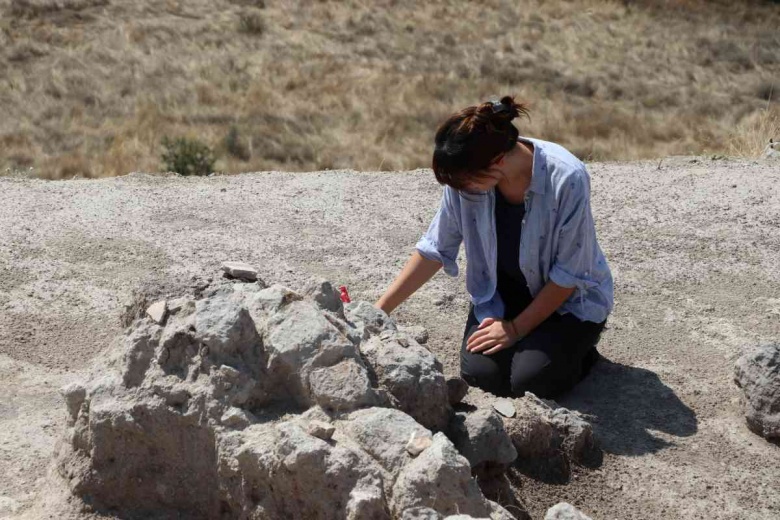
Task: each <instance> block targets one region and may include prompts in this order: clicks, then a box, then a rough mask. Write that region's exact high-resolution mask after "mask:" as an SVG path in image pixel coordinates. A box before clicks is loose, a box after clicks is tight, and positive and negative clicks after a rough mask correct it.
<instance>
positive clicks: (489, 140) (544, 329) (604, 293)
mask: <svg viewBox="0 0 780 520" xmlns="http://www.w3.org/2000/svg"><path fill="white" fill-rule="evenodd" d="M527 113H528V112H527V109H526V107H525V106H524V105H522V104H519V103H516V102H515V101H514V99H513V98H512V97H509V96H507V97H504V98H502V99H501V101H492V102H487V103H482V104H480V105H478V106H471V107H468V108H466V109H464V110H462V111H460V112H458V113H457V114H454V115H453V116H451V117H450V118H449V119H448V120H447V121H445V122H444V124H442V125H441V126H440V127H439V129H438V130H437V132H436V139H435V149H434V152H433V172H434V174H435V176H436V180H437V181H438V182H439V183H440V184H443V185H445V187H444V193H443V195H442V199H441V204H440V206H439V210H438V211H437V213H436V215H435V216H434V218H433V221H432V222H431V224H430V226H429V228H428V231H427V232H426V233H425V234H424V235H423V236H422V238H421V239H420V241H419V242H418V243H417V246H416V251H415V252H414V253H413V254H412V257H411V258H410V259H409V261H408V262H407V263H406V265H405V266H404V268H403V270H402V271H401V273H400V274H399V275H398V276H397V277H396V279H395V280H394V281H393V283H392V284H391V285H390V287H389V288H388V289H387V291H385V293H384V295H382V297H381V298H380V299H379V300H378V301H377V302H376V303H375V306H376V307H378V308H380V309H382V310H384V311H385V312H387V313H390V312H392V311H393V309H395V308H396V307H397V306H398V305H400V304H401V303H402V302H403V301H404V300H406V298H408V297H409V296H411V295H412V294H413V293H414V292H415V291H416V290H417V289H418V288H420V287H421V286H422V285H423V284H424V283H425V282H427V281H428V280H429V279H430V278H431V277H432V276H433V275H434V274H435V273H436V272H437V271H438V270H439V269H440V268H441V267H444V272H445V273H447V274H449V275H451V276H457V274H458V266H457V264H456V258H457V256H458V250H459V248H460V244H461V243H463V244H464V246H465V251H466V264H467V268H466V289H467V290H468V292H469V293H470V295H471V302H472V303H471V305H470V309H469V316H468V319H467V322H466V327H465V331H464V337H463V344H462V347H461V358H460V359H461V375H462V377H463V378H464V379H465V380H466V381H467V382H468V383H469V384H470V385H472V386H478V387H481V388H483V389H484V390H487V391H489V392H492V393H494V394H496V395H516V396H521V395H523V394H524V393H525V391H526V390H528V391H531V392H533V393H535V394H537V395H538V396H540V397H548V398H554V397H557V396H559V395H560V394H562V393H563V392H566V391H567V390H569V389H570V388H571V387H572V386H574V385H575V384H576V383H577V382H578V381H579V380H580V379H582V377H583V376H584V375H585V374H586V373H587V372H588V370H589V368H590V366H591V365H592V363H593V362H594V361H595V360H596V359H597V356H598V354H597V352H596V349H595V345H596V343H597V341H598V338H599V335H600V333H601V331H602V329H603V328H604V324H605V323H606V319H607V315H608V314H609V313H610V311H611V310H612V304H613V295H612V291H613V288H612V275H611V273H610V270H609V267H608V265H607V261H606V259H605V258H604V254H603V253H602V251H601V248H600V247H599V245H598V242H597V241H596V232H595V227H594V223H593V217H592V214H591V208H590V177H589V175H588V172H587V170H586V169H585V165H584V164H583V163H582V162H581V161H580V160H579V159H577V158H576V157H575V156H574V155H572V154H571V153H569V152H568V151H567V150H566V149H564V148H563V147H562V146H560V145H557V144H555V143H551V142H548V141H542V140H539V139H531V138H527V137H521V136H520V135H519V132H518V130H517V128H516V127H515V126H514V125H513V124H512V122H511V121H512V120H513V119H514V118H516V117H518V116H519V115H520V114H523V115H527Z"/></svg>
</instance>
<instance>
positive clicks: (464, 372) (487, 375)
mask: <svg viewBox="0 0 780 520" xmlns="http://www.w3.org/2000/svg"><path fill="white" fill-rule="evenodd" d="M475 357H476V355H475ZM480 357H482V356H480ZM468 361H469V360H468V359H464V358H461V363H460V377H461V378H463V380H464V381H466V382H467V383H468V384H469V386H476V387H477V388H481V389H483V390H485V391H487V392H492V393H496V392H498V391H499V389H500V386H501V384H500V383H501V370H500V369H499V367H498V366H497V365H496V364H495V363H484V362H483V363H480V362H479V361H482V360H471V361H472V362H471V363H469V362H468Z"/></svg>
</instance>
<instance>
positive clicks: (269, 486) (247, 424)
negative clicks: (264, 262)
mask: <svg viewBox="0 0 780 520" xmlns="http://www.w3.org/2000/svg"><path fill="white" fill-rule="evenodd" d="M328 287H329V286H328V285H326V284H323V283H318V284H315V285H313V286H311V287H309V288H308V289H307V292H306V294H305V295H301V294H298V293H296V292H294V291H292V290H290V289H287V288H285V287H282V286H278V285H272V286H270V287H265V286H264V284H260V283H232V282H228V281H226V280H221V281H219V282H218V283H217V285H214V286H211V287H208V288H206V289H205V290H204V291H202V293H201V294H200V295H199V296H200V297H199V298H196V297H188V296H182V297H179V298H172V299H170V300H169V303H168V316H167V318H166V319H165V320H164V322H163V323H162V324H161V323H157V322H155V321H154V320H152V319H151V318H150V317H148V316H143V317H141V318H138V319H136V320H135V321H134V322H133V323H132V324H131V326H130V327H128V329H127V330H126V333H125V334H124V335H122V336H121V337H119V338H117V339H116V341H114V343H113V344H112V345H110V346H109V348H107V349H106V351H105V353H104V354H103V355H102V356H101V357H100V359H98V360H97V362H96V365H95V367H94V370H93V371H92V372H91V374H90V375H89V376H88V377H87V378H86V379H85V380H83V381H81V382H78V383H74V384H71V385H69V386H68V387H66V388H64V389H63V395H64V397H65V405H66V408H67V411H68V422H67V431H66V435H65V437H64V439H63V441H62V442H61V443H60V445H59V446H58V449H57V469H58V473H59V475H61V476H62V477H64V478H65V479H66V480H67V482H68V484H69V487H70V489H71V490H72V492H73V493H74V494H75V495H77V496H78V497H80V498H82V499H83V500H85V501H86V502H88V503H89V504H91V506H92V507H94V508H95V509H97V510H98V511H109V512H111V513H112V514H117V515H119V516H123V517H137V518H146V517H154V518H180V517H186V518H195V519H197V518H255V519H276V518H317V519H342V518H347V519H353V520H358V519H374V518H444V517H446V516H447V515H456V514H461V515H471V516H473V517H475V518H493V519H509V518H512V517H511V516H510V515H509V513H508V512H507V511H506V510H504V509H503V508H501V507H500V506H498V505H497V504H496V503H494V502H491V501H490V500H488V499H486V498H485V496H484V495H483V494H482V493H481V492H480V489H479V487H478V486H477V483H476V482H475V480H474V479H473V477H472V474H471V465H470V463H469V460H468V459H467V458H465V457H464V456H463V455H461V454H460V453H459V452H458V450H457V449H456V447H455V446H454V445H453V443H452V442H451V441H450V440H449V439H448V438H447V437H445V435H444V434H443V433H441V431H440V430H443V429H444V427H445V426H446V425H447V424H448V423H449V419H450V416H451V407H450V405H449V401H448V395H447V386H446V383H445V380H444V376H443V374H442V373H441V367H440V365H439V364H438V362H437V361H436V360H435V358H434V357H433V356H432V355H431V354H430V352H428V351H427V350H426V349H425V348H423V347H421V346H420V345H419V344H418V343H417V342H416V341H414V339H413V338H411V337H410V336H409V335H408V334H404V333H401V332H398V331H397V328H396V327H395V325H394V323H393V322H392V320H390V318H389V317H387V315H383V314H384V313H381V311H377V310H376V309H373V308H372V307H371V306H370V305H368V304H365V302H358V303H357V304H350V306H349V307H348V308H347V309H346V312H344V313H343V314H342V312H340V311H341V310H344V309H342V308H341V307H340V306H339V305H338V304H336V301H335V299H334V298H332V294H331V289H332V288H331V289H329V288H328ZM363 304H365V305H363ZM370 307H371V308H370ZM372 309H373V310H372ZM494 422H495V421H494ZM415 439H416V441H415ZM410 441H414V442H413V443H412V444H414V449H409V445H410Z"/></svg>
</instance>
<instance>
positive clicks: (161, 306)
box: [146, 300, 168, 325]
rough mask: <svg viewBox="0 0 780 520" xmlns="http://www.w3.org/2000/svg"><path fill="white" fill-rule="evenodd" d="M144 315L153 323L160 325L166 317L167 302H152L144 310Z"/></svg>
mask: <svg viewBox="0 0 780 520" xmlns="http://www.w3.org/2000/svg"><path fill="white" fill-rule="evenodd" d="M146 315H147V316H149V317H150V318H152V319H153V320H154V322H155V323H158V324H160V325H162V324H163V322H164V321H165V317H166V316H167V315H168V302H166V301H165V300H160V301H159V302H154V303H153V304H151V305H150V306H149V308H148V309H146Z"/></svg>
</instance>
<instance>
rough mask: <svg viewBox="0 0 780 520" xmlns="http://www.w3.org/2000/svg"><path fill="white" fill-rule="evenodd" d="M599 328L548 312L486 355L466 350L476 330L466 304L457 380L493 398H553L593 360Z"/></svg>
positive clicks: (582, 372) (563, 390) (587, 367)
mask: <svg viewBox="0 0 780 520" xmlns="http://www.w3.org/2000/svg"><path fill="white" fill-rule="evenodd" d="M605 324H606V321H604V322H602V323H593V322H589V321H580V320H579V319H577V318H576V317H574V316H573V315H571V314H565V315H560V314H558V313H557V312H554V313H553V314H552V316H550V317H549V318H547V319H546V320H545V321H543V322H542V323H541V324H540V325H539V326H538V327H536V328H535V329H534V330H533V331H531V333H530V334H529V335H528V336H526V337H524V338H521V339H520V340H519V341H518V342H517V343H515V344H514V345H512V346H509V347H507V348H505V349H503V350H501V351H499V352H496V353H495V354H491V355H489V356H487V355H485V354H482V353H471V352H468V351H467V350H466V342H467V340H468V339H469V338H470V337H471V335H472V334H473V333H474V331H476V330H477V327H478V326H479V322H478V321H477V318H476V317H475V316H474V306H473V305H472V306H471V308H470V309H469V317H468V321H467V322H466V330H465V331H464V333H463V344H462V345H461V350H460V372H461V377H462V378H463V379H465V380H466V382H467V383H468V384H469V385H471V386H477V387H479V388H482V389H483V390H485V391H487V392H491V393H493V394H495V395H500V396H517V397H521V396H522V395H523V394H525V392H526V390H527V391H529V392H533V393H534V394H536V395H537V396H539V397H544V398H548V399H554V398H556V397H558V396H560V395H561V394H563V393H565V392H567V391H568V390H570V389H571V388H572V387H573V386H574V385H576V384H577V383H578V382H579V381H580V380H581V379H582V378H583V377H584V376H585V375H586V374H587V372H588V370H589V369H590V366H591V365H592V364H593V363H594V362H595V360H596V359H597V357H598V353H597V352H596V348H595V346H596V343H597V342H598V340H599V336H600V335H601V331H602V330H603V329H604V325H605Z"/></svg>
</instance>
